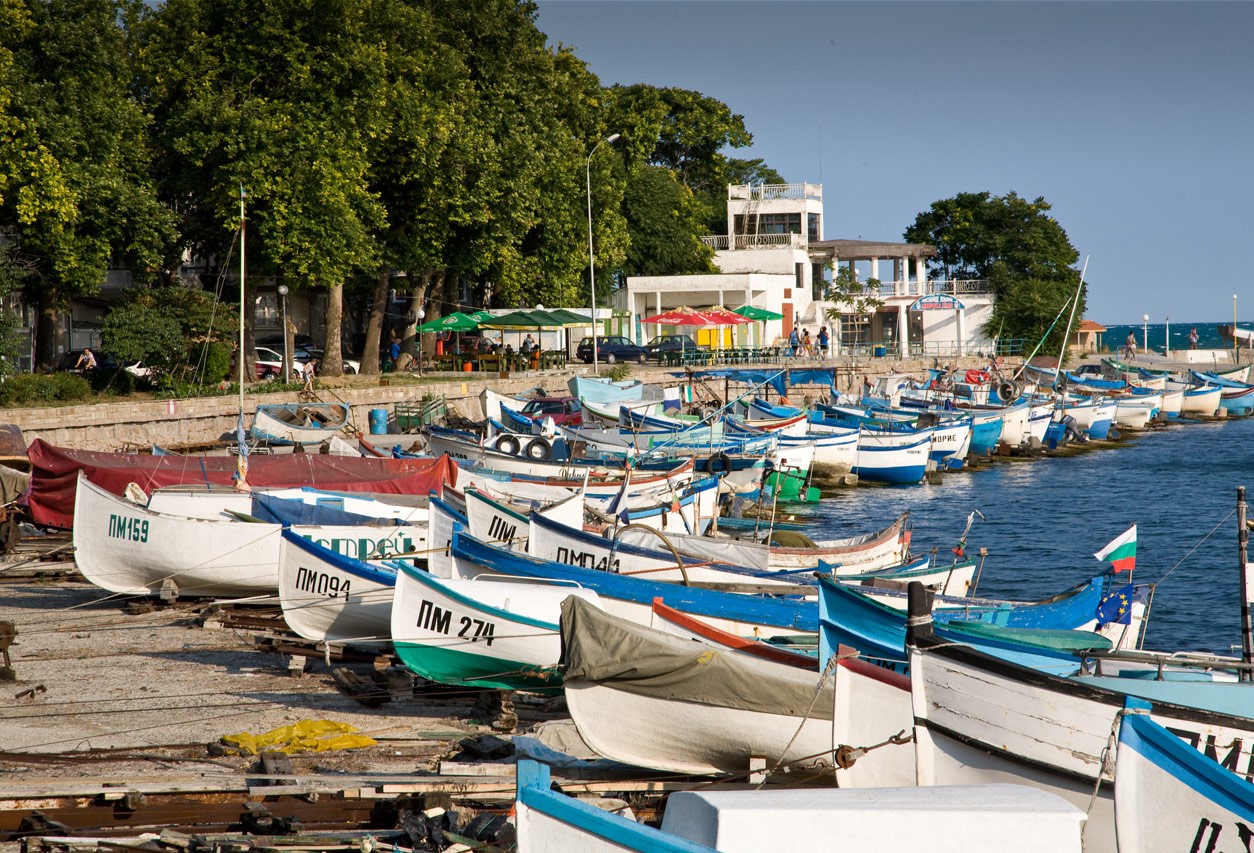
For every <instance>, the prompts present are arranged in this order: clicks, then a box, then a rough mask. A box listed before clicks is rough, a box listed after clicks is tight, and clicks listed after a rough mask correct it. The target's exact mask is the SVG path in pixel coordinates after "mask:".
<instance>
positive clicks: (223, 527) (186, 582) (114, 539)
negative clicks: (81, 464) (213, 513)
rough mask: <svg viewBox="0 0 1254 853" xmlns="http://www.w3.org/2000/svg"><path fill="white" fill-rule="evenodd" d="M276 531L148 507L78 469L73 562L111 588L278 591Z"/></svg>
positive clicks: (216, 593) (132, 591)
mask: <svg viewBox="0 0 1254 853" xmlns="http://www.w3.org/2000/svg"><path fill="white" fill-rule="evenodd" d="M279 530H280V528H279V525H277V524H246V523H244V522H239V521H225V520H222V521H211V520H207V519H198V518H185V517H182V516H177V515H165V514H163V513H158V512H153V511H152V510H150V509H148V508H147V507H145V506H141V505H139V504H135V503H132V502H130V501H127V500H125V499H123V498H119V497H118V496H117V495H114V494H112V493H110V492H107V491H105V490H104V489H102V488H100V487H99V486H97V485H95V484H93V483H92V482H91V481H90V480H88V479H87V478H86V477H84V476H83V475H82V474H81V472H80V474H79V478H78V490H77V493H76V495H75V499H74V530H73V541H74V561H75V563H76V564H77V565H78V570H79V571H80V572H81V573H82V575H83V577H85V578H87V580H89V581H91V582H92V583H93V584H95V585H96V586H98V587H100V588H101V589H104V590H108V591H109V592H115V593H122V594H125V595H157V594H164V595H166V596H175V595H179V596H193V597H195V596H206V597H215V598H229V597H242V596H251V595H263V594H270V593H274V592H277V591H278V547H279Z"/></svg>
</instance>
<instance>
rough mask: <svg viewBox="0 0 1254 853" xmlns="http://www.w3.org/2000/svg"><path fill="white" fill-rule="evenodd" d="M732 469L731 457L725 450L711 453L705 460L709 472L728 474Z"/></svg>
mask: <svg viewBox="0 0 1254 853" xmlns="http://www.w3.org/2000/svg"><path fill="white" fill-rule="evenodd" d="M731 469H732V461H731V457H730V456H728V455H727V454H726V453H724V452H723V451H721V450H720V451H718V452H717V453H714V454H711V455H710V457H709V458H708V459H706V460H705V470H706V473H707V474H726V473H728V472H729V471H731Z"/></svg>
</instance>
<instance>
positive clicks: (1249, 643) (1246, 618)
mask: <svg viewBox="0 0 1254 853" xmlns="http://www.w3.org/2000/svg"><path fill="white" fill-rule="evenodd" d="M1249 541H1250V529H1249V528H1248V527H1247V526H1246V524H1245V486H1237V554H1238V556H1239V557H1240V559H1241V662H1242V663H1244V664H1245V666H1244V667H1242V668H1241V671H1240V673H1239V675H1238V677H1239V679H1240V680H1241V681H1254V672H1251V671H1250V669H1249V667H1250V665H1251V664H1254V624H1252V623H1251V619H1250V592H1251V587H1252V586H1254V585H1252V584H1251V582H1250V581H1251V579H1250V568H1251V567H1250V563H1249V559H1248V556H1247V551H1248V546H1249Z"/></svg>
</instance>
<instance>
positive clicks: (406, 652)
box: [392, 564, 598, 691]
mask: <svg viewBox="0 0 1254 853" xmlns="http://www.w3.org/2000/svg"><path fill="white" fill-rule="evenodd" d="M397 568H398V574H397V578H396V595H395V599H394V601H393V604H392V644H393V646H394V647H395V649H396V653H397V654H398V655H399V656H400V658H401V660H402V661H404V662H405V665H406V666H408V667H409V668H410V669H412V670H413V671H414V672H416V673H417V674H418V675H420V676H422V677H423V678H426V679H428V680H430V681H436V682H439V683H441V684H454V685H466V686H474V687H486V688H499V689H502V690H514V689H523V690H541V691H555V690H558V689H560V688H561V683H562V677H561V673H560V672H559V671H558V668H557V664H558V658H559V656H560V652H561V637H560V635H559V633H558V624H557V619H558V614H559V607H560V606H561V603H562V601H563V600H565V599H572V600H577V601H580V602H581V603H583V604H586V605H587V606H588V607H591V608H592V609H594V610H595V609H596V608H597V601H598V598H597V595H596V593H594V592H590V591H588V590H584V589H578V588H576V587H572V586H568V585H564V584H542V583H534V582H533V583H519V582H516V581H511V580H503V579H495V580H494V579H490V578H487V579H481V580H462V579H447V578H437V577H435V576H433V575H430V574H428V573H426V572H423V571H420V570H418V569H414V568H412V567H409V566H402V565H400V564H398V565H397Z"/></svg>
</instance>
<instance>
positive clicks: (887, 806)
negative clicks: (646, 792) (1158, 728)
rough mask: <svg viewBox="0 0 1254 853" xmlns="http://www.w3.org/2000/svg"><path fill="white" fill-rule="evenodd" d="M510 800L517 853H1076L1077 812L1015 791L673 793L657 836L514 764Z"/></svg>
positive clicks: (1080, 821) (530, 766) (542, 771)
mask: <svg viewBox="0 0 1254 853" xmlns="http://www.w3.org/2000/svg"><path fill="white" fill-rule="evenodd" d="M516 790H517V801H516V803H515V806H514V809H515V823H516V825H517V827H518V853H565V851H576V850H577V851H579V853H624V851H628V853H633V852H634V851H638V852H639V853H715V851H718V853H761V851H763V850H788V851H793V850H796V851H801V850H806V851H809V850H828V849H832V850H835V849H839V850H850V851H853V850H857V851H870V850H874V851H876V853H918V851H920V850H927V851H928V853H1005V851H1006V850H1014V851H1015V853H1080V851H1081V850H1082V849H1083V845H1082V827H1083V826H1084V813H1083V812H1082V811H1080V810H1079V809H1077V808H1075V807H1074V806H1071V805H1069V804H1067V803H1065V802H1063V801H1061V800H1059V799H1058V798H1057V797H1052V796H1050V795H1049V794H1046V793H1043V792H1041V791H1036V790H1033V789H1031V788H1026V787H1024V786H1022V785H969V786H955V787H950V788H915V787H909V788H876V789H874V790H865V791H864V790H856V789H855V790H842V789H838V788H820V789H800V790H787V789H785V790H778V789H771V788H768V789H766V790H755V791H715V790H708V789H707V790H700V791H676V792H675V793H673V794H671V795H670V797H668V799H667V804H666V814H665V816H664V817H663V819H662V827H661V829H655V828H654V827H652V826H648V825H645V824H641V823H636V822H635V821H634V820H631V819H629V818H627V817H625V816H623V815H619V814H614V813H612V812H609V811H606V810H604V809H599V808H597V807H596V806H594V805H592V804H590V803H587V802H584V801H582V800H579V799H576V798H574V797H571V796H569V795H568V794H565V793H562V792H559V791H555V790H553V784H552V780H551V777H550V775H549V768H548V766H547V765H544V764H540V763H539V762H536V761H532V760H529V759H520V760H519V762H518V772H517V788H516ZM973 827H976V828H978V829H977V830H973V829H972V828H973ZM836 837H838V838H839V840H835V839H836ZM833 845H837V846H833Z"/></svg>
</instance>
